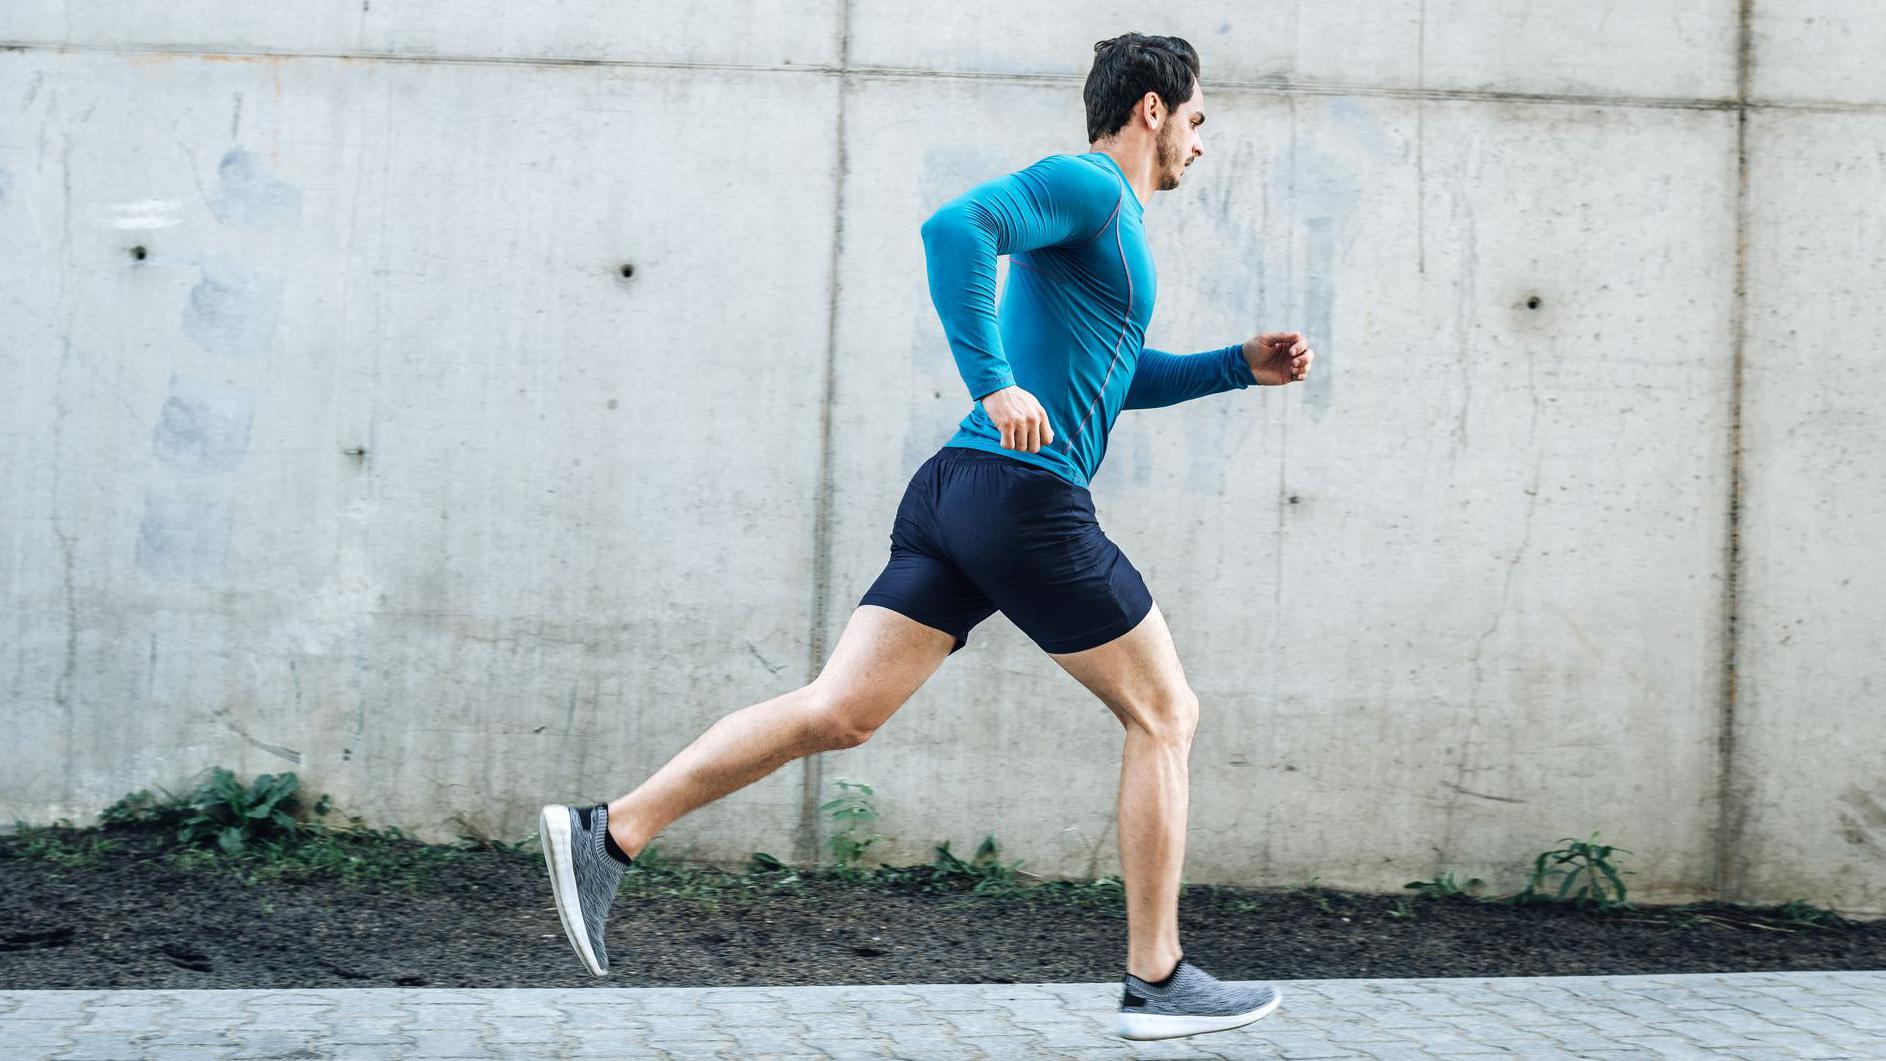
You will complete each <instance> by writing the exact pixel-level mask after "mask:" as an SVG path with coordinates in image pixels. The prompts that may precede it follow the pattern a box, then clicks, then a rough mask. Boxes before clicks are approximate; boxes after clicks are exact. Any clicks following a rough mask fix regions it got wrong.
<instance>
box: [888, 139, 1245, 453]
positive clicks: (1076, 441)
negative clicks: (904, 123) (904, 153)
mask: <svg viewBox="0 0 1886 1061" xmlns="http://www.w3.org/2000/svg"><path fill="white" fill-rule="evenodd" d="M1141 213H1142V207H1141V205H1140V201H1139V197H1138V195H1137V194H1136V193H1134V191H1133V190H1132V188H1131V187H1130V186H1129V185H1128V184H1127V181H1126V174H1125V173H1123V172H1121V170H1120V167H1119V164H1118V163H1116V162H1114V161H1113V159H1112V158H1111V157H1110V156H1108V155H1107V154H1105V153H1104V152H1099V151H1093V152H1088V153H1085V154H1079V155H1074V154H1061V155H1049V156H1048V157H1047V158H1044V159H1042V160H1041V161H1039V162H1036V163H1035V164H1034V165H1032V166H1029V167H1028V168H1026V169H1023V170H1018V171H1016V172H1014V173H1010V174H1007V175H1006V176H1002V177H997V178H995V179H994V180H990V181H985V182H983V183H981V184H978V185H976V186H975V187H974V188H971V189H970V190H969V191H967V192H964V193H963V194H962V195H959V196H957V197H956V198H955V199H952V200H950V201H949V202H947V203H945V204H944V205H943V206H942V207H941V208H940V209H938V210H937V211H936V213H934V214H932V215H931V216H930V218H929V220H927V221H925V222H924V223H923V229H922V233H923V246H924V252H925V256H926V258H927V260H928V266H929V279H930V298H931V300H932V301H933V302H935V303H936V310H937V315H938V316H939V317H941V318H942V321H943V332H944V334H945V335H946V336H947V337H948V338H949V343H950V352H951V354H952V355H953V356H954V357H955V359H956V368H957V370H958V371H959V372H960V373H961V374H962V377H963V382H964V384H966V385H967V386H968V387H969V394H970V397H972V398H974V399H976V404H975V407H974V408H973V409H972V410H971V411H970V412H969V414H968V415H967V416H965V417H963V419H962V422H961V424H959V425H958V427H957V430H956V433H955V434H954V435H953V436H951V437H950V439H949V441H948V442H946V443H945V445H949V446H965V447H968V448H970V449H982V450H989V451H991V452H995V453H1000V454H1003V455H1004V456H1007V457H1012V458H1014V459H1016V460H1019V461H1026V462H1027V463H1029V464H1035V465H1039V466H1040V467H1043V468H1046V469H1048V470H1049V471H1052V472H1054V473H1055V474H1057V475H1059V476H1061V477H1062V478H1063V479H1066V480H1068V481H1069V482H1071V483H1073V484H1075V485H1076V486H1086V485H1087V484H1088V483H1089V481H1091V480H1092V478H1093V476H1094V473H1095V472H1096V471H1097V470H1098V469H1099V467H1100V459H1101V457H1102V456H1104V455H1105V454H1106V451H1107V433H1108V432H1109V431H1110V430H1111V429H1112V428H1113V422H1114V420H1115V419H1116V418H1118V416H1119V415H1120V411H1121V410H1122V409H1151V408H1156V407H1158V406H1163V405H1172V404H1175V403H1177V402H1182V401H1185V400H1187V399H1190V398H1199V397H1203V396H1205V395H1207V394H1216V393H1218V392H1219V391H1225V390H1233V389H1236V388H1242V387H1248V386H1251V385H1252V384H1253V383H1255V382H1256V381H1255V380H1254V379H1253V378H1252V377H1251V370H1250V368H1249V366H1248V365H1247V364H1246V362H1245V359H1244V353H1243V343H1242V342H1238V343H1233V344H1231V345H1230V346H1225V347H1221V348H1219V349H1216V350H1207V351H1205V352H1204V353H1199V354H1188V355H1176V354H1170V353H1167V352H1166V351H1163V350H1154V349H1150V348H1145V347H1144V346H1143V343H1144V339H1145V335H1146V324H1147V322H1148V321H1149V320H1151V319H1152V315H1153V297H1154V295H1155V294H1156V292H1157V289H1158V277H1157V276H1156V274H1155V272H1154V269H1153V260H1152V255H1151V253H1150V251H1149V250H1148V248H1147V246H1146V233H1145V230H1144V229H1143V228H1142V227H1141V225H1140V217H1141ZM1003 254H1006V255H1008V256H1009V267H1010V268H1009V274H1008V283H1007V285H1006V286H1005V287H1004V288H1003V291H1002V301H1001V305H1000V307H999V308H998V307H997V305H996V298H995V260H996V258H997V256H999V255H1003ZM1011 385H1013V386H1019V387H1021V388H1022V389H1023V390H1025V391H1027V392H1029V393H1030V394H1032V395H1034V396H1035V399H1036V400H1037V401H1039V402H1040V403H1041V406H1042V408H1043V409H1044V410H1046V411H1047V414H1048V424H1049V426H1050V427H1051V428H1053V431H1054V441H1053V442H1051V443H1049V444H1047V445H1045V446H1043V447H1041V452H1039V453H1029V452H1027V451H1026V450H1013V449H1004V448H1003V447H1002V432H1001V430H1000V429H998V428H997V427H996V426H995V423H994V422H993V421H992V420H990V419H989V416H988V414H987V413H985V412H984V411H983V408H982V398H983V397H985V396H986V395H988V394H989V393H991V392H993V391H997V390H1001V389H1002V388H1004V387H1008V386H1011Z"/></svg>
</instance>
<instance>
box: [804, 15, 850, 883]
mask: <svg viewBox="0 0 1886 1061" xmlns="http://www.w3.org/2000/svg"><path fill="white" fill-rule="evenodd" d="M850 54H851V0H844V2H843V3H841V4H839V5H838V63H839V67H840V68H841V69H842V68H843V67H844V66H845V64H846V62H847V60H848V59H849V57H850ZM847 88H848V82H847V80H846V78H845V77H844V75H843V74H840V76H839V80H838V105H837V108H836V109H837V112H838V113H837V116H836V124H837V127H838V139H837V143H838V148H837V159H836V162H837V165H836V169H837V172H836V173H835V174H834V176H833V180H832V246H831V262H830V273H831V275H830V277H829V281H828V282H829V283H830V285H831V286H830V287H829V288H828V289H827V291H826V298H825V395H824V398H823V400H822V401H821V402H820V403H819V471H818V479H817V483H818V486H817V490H818V496H817V498H816V499H815V500H814V502H813V517H812V612H811V616H810V623H809V629H808V631H807V635H806V645H807V653H808V659H807V661H806V681H807V682H808V683H810V682H811V681H812V680H813V679H815V678H817V677H818V675H819V671H820V669H821V668H822V667H823V666H824V665H825V656H826V643H825V642H826V637H825V628H826V626H827V624H828V621H829V616H828V608H829V605H830V600H831V588H832V586H831V583H832V461H833V456H832V402H833V399H834V398H835V397H836V396H837V390H838V313H839V299H838V295H839V284H838V276H839V268H840V265H841V261H842V257H843V255H844V248H845V181H846V177H847V174H848V173H849V172H850V169H851V163H850V157H849V155H848V154H847V151H846V145H845V102H846V96H847ZM800 762H801V764H802V765H801V773H800V785H799V828H798V830H797V834H796V838H795V841H794V844H793V847H794V852H793V853H794V858H795V860H796V861H798V862H800V863H801V864H803V865H813V864H815V863H816V862H817V861H818V853H819V793H820V790H821V789H823V788H824V787H825V768H824V766H825V764H824V756H823V755H822V754H821V753H819V752H813V753H812V754H811V755H808V756H806V757H805V758H803V759H801V760H800Z"/></svg>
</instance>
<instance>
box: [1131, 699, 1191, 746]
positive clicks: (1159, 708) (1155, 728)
mask: <svg viewBox="0 0 1886 1061" xmlns="http://www.w3.org/2000/svg"><path fill="white" fill-rule="evenodd" d="M1125 721H1126V724H1127V726H1128V727H1129V728H1131V727H1134V726H1137V727H1138V728H1140V729H1143V730H1145V731H1146V732H1147V733H1148V734H1149V735H1151V736H1153V737H1156V738H1158V739H1160V740H1170V741H1177V742H1180V743H1183V744H1190V743H1192V735H1193V734H1194V733H1196V732H1197V731H1198V694H1197V693H1194V692H1193V691H1192V687H1191V686H1189V685H1182V686H1180V687H1179V688H1178V689H1176V690H1174V691H1172V692H1169V693H1164V694H1161V695H1158V696H1153V697H1149V698H1147V699H1146V700H1145V701H1144V702H1142V703H1139V704H1135V705H1134V706H1133V708H1132V709H1131V710H1130V711H1128V712H1127V714H1126V718H1125Z"/></svg>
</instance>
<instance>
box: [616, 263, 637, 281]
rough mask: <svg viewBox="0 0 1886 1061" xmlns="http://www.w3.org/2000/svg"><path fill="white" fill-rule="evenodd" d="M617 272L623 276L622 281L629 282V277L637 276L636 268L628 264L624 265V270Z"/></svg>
mask: <svg viewBox="0 0 1886 1061" xmlns="http://www.w3.org/2000/svg"><path fill="white" fill-rule="evenodd" d="M616 271H617V272H619V273H621V274H622V279H624V280H627V279H628V278H629V277H631V276H634V275H635V266H633V265H629V264H628V263H626V262H625V263H623V265H622V268H620V269H618V270H616Z"/></svg>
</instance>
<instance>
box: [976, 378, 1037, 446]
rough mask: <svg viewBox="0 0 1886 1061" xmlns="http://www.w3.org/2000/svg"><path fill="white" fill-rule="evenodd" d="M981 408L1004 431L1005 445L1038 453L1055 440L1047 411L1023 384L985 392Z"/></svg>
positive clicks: (1003, 444) (1003, 443) (1003, 439)
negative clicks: (1022, 387)
mask: <svg viewBox="0 0 1886 1061" xmlns="http://www.w3.org/2000/svg"><path fill="white" fill-rule="evenodd" d="M982 411H983V412H985V413H987V414H989V419H990V420H992V421H994V422H995V426H996V427H997V428H999V429H1001V432H1002V448H1003V449H1014V450H1023V451H1026V452H1028V453H1039V452H1041V447H1043V446H1045V445H1047V444H1048V443H1050V442H1053V441H1054V428H1052V427H1049V426H1048V411H1047V410H1046V409H1043V408H1042V407H1041V403H1040V402H1038V401H1036V400H1035V396H1034V395H1032V394H1030V393H1028V392H1027V391H1025V390H1023V389H1021V388H1020V387H1013V386H1010V387H1003V388H1002V389H1001V390H999V391H990V392H989V393H988V394H985V395H983V396H982Z"/></svg>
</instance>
